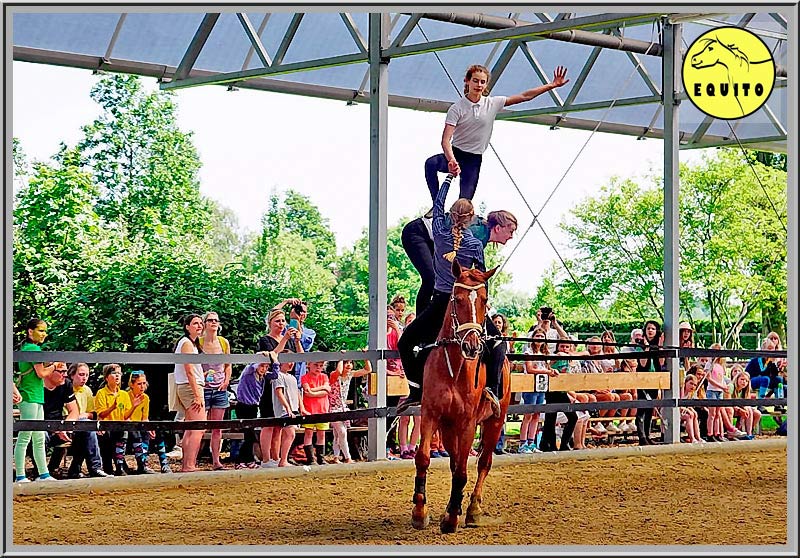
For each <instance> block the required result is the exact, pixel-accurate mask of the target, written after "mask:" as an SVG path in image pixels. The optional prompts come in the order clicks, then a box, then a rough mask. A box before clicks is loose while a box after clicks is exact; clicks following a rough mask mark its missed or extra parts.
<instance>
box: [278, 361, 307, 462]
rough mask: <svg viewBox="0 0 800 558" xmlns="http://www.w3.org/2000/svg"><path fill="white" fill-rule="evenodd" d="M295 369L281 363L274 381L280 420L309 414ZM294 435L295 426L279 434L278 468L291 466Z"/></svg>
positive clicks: (285, 427) (292, 366) (289, 363)
mask: <svg viewBox="0 0 800 558" xmlns="http://www.w3.org/2000/svg"><path fill="white" fill-rule="evenodd" d="M284 352H286V351H284ZM293 368H294V363H293V362H288V363H281V365H280V371H279V372H278V377H277V378H275V379H274V380H273V381H272V406H273V408H274V409H275V414H276V416H277V415H278V414H280V417H279V418H294V417H295V416H297V415H298V414H300V415H307V414H308V413H307V412H306V408H305V406H304V405H303V399H302V398H301V397H300V390H299V389H298V387H297V379H296V378H295V377H294V374H291V370H292V369H293ZM294 434H295V427H294V425H291V424H289V425H286V426H284V427H283V428H281V431H280V433H279V439H280V444H281V447H280V460H279V462H278V467H286V466H287V465H288V464H289V451H290V450H291V448H292V442H293V441H294Z"/></svg>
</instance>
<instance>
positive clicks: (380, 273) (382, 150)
mask: <svg viewBox="0 0 800 558" xmlns="http://www.w3.org/2000/svg"><path fill="white" fill-rule="evenodd" d="M387 19H388V16H386V15H385V14H380V13H378V14H374V13H371V14H369V87H370V98H369V126H370V141H369V160H370V164H369V165H370V166H369V348H370V349H372V350H375V349H386V277H387V276H386V227H387V220H386V219H387V218H386V206H387V200H386V154H387V145H386V144H387V124H388V122H387V119H388V114H389V86H388V68H389V60H388V59H383V58H382V57H381V50H382V49H383V48H385V47H386V46H387V45H388V32H387V30H388V28H389V27H388V21H387ZM373 364H374V370H375V371H376V372H377V373H378V394H377V395H376V396H374V397H370V402H369V403H370V406H373V407H385V406H386V360H379V361H377V362H376V363H373ZM367 436H368V437H367V440H368V444H369V452H368V453H369V460H370V461H375V460H377V459H386V418H385V417H380V418H374V419H370V421H369V429H368V432H367Z"/></svg>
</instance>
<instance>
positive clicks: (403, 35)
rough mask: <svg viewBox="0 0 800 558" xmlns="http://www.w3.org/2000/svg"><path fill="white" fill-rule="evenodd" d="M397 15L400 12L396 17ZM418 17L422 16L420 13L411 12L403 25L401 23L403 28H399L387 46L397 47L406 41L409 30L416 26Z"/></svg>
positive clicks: (409, 33)
mask: <svg viewBox="0 0 800 558" xmlns="http://www.w3.org/2000/svg"><path fill="white" fill-rule="evenodd" d="M399 15H400V14H398V16H397V17H398V18H399ZM420 18H422V14H411V16H410V17H409V18H408V21H406V23H405V25H403V28H402V29H400V32H399V33H398V34H397V36H396V37H395V38H394V41H392V44H390V45H389V48H397V47H399V46H402V45H403V43H405V42H406V39H407V38H408V36H409V35H411V32H412V31H413V30H414V27H416V25H417V23H418V22H419V20H420ZM396 21H397V19H395V22H396ZM392 27H394V23H393V24H392Z"/></svg>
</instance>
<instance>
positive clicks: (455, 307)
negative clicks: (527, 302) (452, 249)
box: [450, 259, 497, 359]
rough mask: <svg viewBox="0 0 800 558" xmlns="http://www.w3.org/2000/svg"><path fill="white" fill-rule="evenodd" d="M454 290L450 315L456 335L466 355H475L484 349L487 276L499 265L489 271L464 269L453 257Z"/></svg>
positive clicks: (470, 357) (472, 357) (462, 351)
mask: <svg viewBox="0 0 800 558" xmlns="http://www.w3.org/2000/svg"><path fill="white" fill-rule="evenodd" d="M452 271H453V276H455V278H456V282H455V284H454V285H453V294H452V296H451V298H450V316H451V318H452V321H453V324H452V327H453V335H454V336H455V338H456V340H458V342H459V345H460V346H461V353H462V355H463V356H464V358H467V359H475V358H477V357H478V356H479V355H480V354H481V352H482V351H483V335H482V334H483V323H484V320H485V319H486V300H487V291H486V280H487V279H489V278H490V277H491V276H492V275H494V274H495V272H496V271H497V268H496V267H495V268H494V269H490V270H489V271H480V270H477V269H464V268H462V267H461V265H460V264H459V263H458V260H455V259H454V260H453V265H452Z"/></svg>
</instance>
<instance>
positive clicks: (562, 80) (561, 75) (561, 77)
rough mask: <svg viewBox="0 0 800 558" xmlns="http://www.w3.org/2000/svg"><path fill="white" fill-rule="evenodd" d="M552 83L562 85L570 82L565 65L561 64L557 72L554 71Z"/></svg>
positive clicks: (557, 85)
mask: <svg viewBox="0 0 800 558" xmlns="http://www.w3.org/2000/svg"><path fill="white" fill-rule="evenodd" d="M551 83H552V84H553V85H554V86H556V87H561V86H562V85H566V84H567V83H569V80H568V79H567V69H566V68H565V67H564V66H559V67H558V68H556V71H555V73H553V81H552V82H551Z"/></svg>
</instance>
